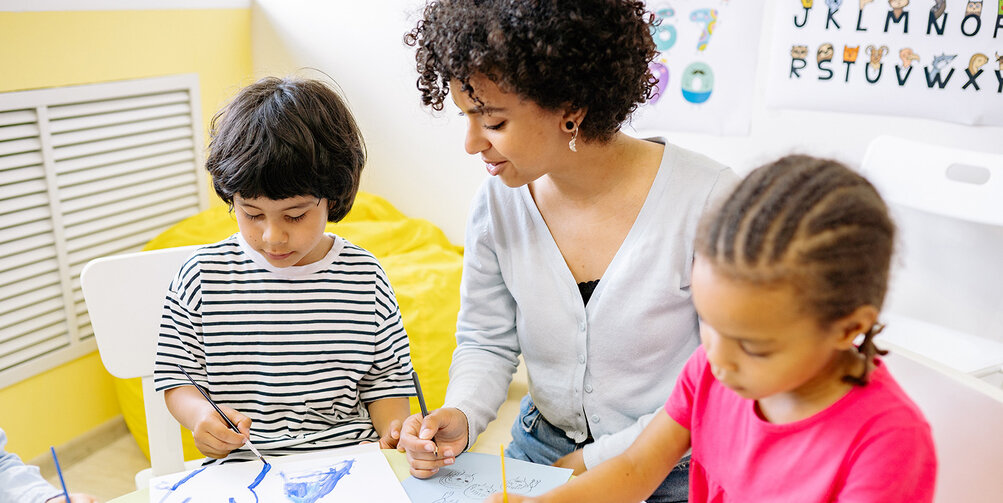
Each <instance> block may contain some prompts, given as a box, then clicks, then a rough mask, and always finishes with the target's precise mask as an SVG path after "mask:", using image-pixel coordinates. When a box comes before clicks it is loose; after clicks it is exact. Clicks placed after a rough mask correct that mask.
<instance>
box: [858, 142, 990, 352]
mask: <svg viewBox="0 0 1003 503" xmlns="http://www.w3.org/2000/svg"><path fill="white" fill-rule="evenodd" d="M861 171H862V172H863V174H864V175H865V176H867V178H868V179H869V180H871V182H872V183H874V185H875V186H876V187H877V188H878V190H879V191H880V192H881V195H882V197H884V199H885V200H886V201H887V202H888V203H889V206H890V208H891V211H892V214H893V215H894V217H895V220H896V224H897V225H898V228H899V242H898V243H896V244H899V245H901V246H900V249H899V250H898V258H897V260H896V267H895V270H894V271H893V273H892V278H891V285H890V289H889V293H888V300H887V301H886V302H885V310H886V311H891V312H895V313H898V314H901V315H904V316H909V317H912V318H916V319H919V320H922V321H926V322H929V323H933V324H936V325H940V326H943V327H947V328H950V329H954V330H958V331H960V332H965V333H968V334H973V335H976V336H979V337H983V338H988V339H993V340H995V341H996V342H1000V343H1003V288H1000V286H999V283H1000V279H1001V278H1003V260H1000V250H1003V155H1000V154H993V153H987V152H977V151H973V150H965V149H958V148H950V147H943V146H939V145H931V144H929V143H921V142H916V141H912V140H905V139H901V138H893V137H888V136H884V137H879V138H876V139H874V140H873V141H872V142H871V144H870V145H868V148H867V153H866V155H865V156H864V159H863V162H862V166H861Z"/></svg>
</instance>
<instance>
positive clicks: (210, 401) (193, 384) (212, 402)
mask: <svg viewBox="0 0 1003 503" xmlns="http://www.w3.org/2000/svg"><path fill="white" fill-rule="evenodd" d="M178 368H179V369H181V372H183V373H184V374H185V377H187V378H188V380H189V381H191V382H192V386H195V389H197V390H199V393H202V396H203V397H205V399H206V400H207V401H208V402H209V405H212V408H214V409H216V412H218V413H219V417H222V418H223V420H224V421H226V424H228V425H230V429H231V430H233V431H235V432H237V434H238V435H243V433H241V432H240V429H239V428H237V425H235V424H233V421H230V418H228V417H226V414H223V411H222V410H221V409H220V408H219V406H218V405H216V402H214V401H212V398H209V394H208V393H206V392H205V390H204V389H202V387H201V386H199V385H198V384H195V379H192V376H190V375H188V371H187V370H185V368H184V367H182V366H181V365H178ZM244 445H246V446H247V448H248V449H250V450H251V452H253V453H254V455H255V456H258V459H260V460H261V462H262V463H264V464H266V465H267V464H268V462H267V461H265V458H264V457H263V456H262V455H261V453H260V452H258V450H257V449H255V448H254V444H252V443H251V439H247V440H245V441H244Z"/></svg>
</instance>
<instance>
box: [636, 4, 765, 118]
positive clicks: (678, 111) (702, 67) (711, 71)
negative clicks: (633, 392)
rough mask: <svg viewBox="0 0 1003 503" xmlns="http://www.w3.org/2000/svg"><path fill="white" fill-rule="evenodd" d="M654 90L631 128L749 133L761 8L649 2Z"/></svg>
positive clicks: (757, 6) (753, 5)
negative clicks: (652, 21) (653, 22)
mask: <svg viewBox="0 0 1003 503" xmlns="http://www.w3.org/2000/svg"><path fill="white" fill-rule="evenodd" d="M647 8H648V10H650V11H651V12H653V13H654V14H655V16H656V17H657V18H658V20H659V24H658V25H657V26H655V27H654V28H653V29H652V36H653V37H654V39H655V47H656V49H657V50H658V51H659V54H658V56H656V57H655V60H654V61H653V62H652V63H651V73H652V75H654V77H655V78H656V79H657V82H656V84H655V86H656V88H657V89H656V91H655V92H656V94H655V96H654V97H653V98H652V99H650V100H649V101H648V102H647V103H645V104H643V105H641V106H639V107H638V110H637V112H635V114H634V120H633V122H632V126H633V127H634V128H635V129H638V130H641V129H649V128H650V129H662V130H675V131H692V132H702V133H713V134H723V135H743V134H748V132H749V122H750V119H751V116H752V95H753V91H754V87H755V80H756V79H755V70H756V58H757V57H758V55H757V47H758V46H759V37H760V27H761V24H762V11H763V7H762V5H761V4H760V2H759V1H749V0H652V1H649V2H648V3H647Z"/></svg>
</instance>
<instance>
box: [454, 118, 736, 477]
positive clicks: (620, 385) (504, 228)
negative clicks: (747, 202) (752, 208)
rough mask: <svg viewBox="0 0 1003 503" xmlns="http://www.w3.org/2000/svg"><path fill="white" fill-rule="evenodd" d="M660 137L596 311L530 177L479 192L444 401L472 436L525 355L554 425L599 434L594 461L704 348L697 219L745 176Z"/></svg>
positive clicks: (534, 388)
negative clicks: (694, 277)
mask: <svg viewBox="0 0 1003 503" xmlns="http://www.w3.org/2000/svg"><path fill="white" fill-rule="evenodd" d="M652 140H653V141H657V142H658V143H663V144H665V152H664V154H663V156H662V163H661V165H660V167H659V171H658V174H657V175H656V176H655V180H654V182H653V183H652V186H651V189H650V190H649V193H648V196H647V199H646V200H645V202H644V205H643V206H642V208H641V211H640V212H639V214H638V216H637V219H636V220H635V222H634V225H633V227H632V228H631V229H630V231H629V233H628V234H627V237H626V238H625V239H624V242H623V244H622V245H621V247H620V249H619V250H618V251H617V253H616V255H615V256H614V258H613V260H612V262H610V264H609V267H608V268H607V269H606V272H605V274H603V276H602V278H601V280H600V281H599V285H598V286H597V288H596V290H595V292H594V293H593V294H592V298H591V299H590V300H589V303H588V307H587V308H586V307H585V306H584V304H583V302H582V297H581V294H580V292H579V289H578V285H577V283H576V282H575V280H574V277H573V276H572V274H571V271H570V270H569V269H568V267H567V265H566V263H565V261H564V258H563V256H562V255H561V252H560V250H559V249H558V247H557V244H556V243H555V242H554V239H553V237H552V236H551V234H550V230H549V229H548V228H547V225H546V223H545V222H544V220H543V217H542V216H541V215H540V212H539V210H538V209H537V207H536V203H535V202H534V201H533V198H532V196H531V195H530V193H529V189H528V187H526V186H522V187H519V188H515V189H512V188H509V187H506V186H505V185H504V184H503V183H501V181H500V180H498V179H496V178H490V179H488V180H487V181H486V182H485V183H484V185H483V186H482V187H481V189H480V190H479V192H478V194H477V196H476V198H475V200H474V203H473V207H472V210H471V215H470V220H469V222H468V224H467V231H466V240H465V251H464V258H463V262H464V263H463V279H462V282H461V286H460V313H459V318H458V320H457V327H456V341H457V348H456V351H455V352H454V353H453V362H452V366H451V367H450V372H449V373H450V381H449V386H448V390H447V393H446V402H445V406H447V407H456V408H458V409H460V410H461V411H463V413H464V414H466V416H467V420H468V421H469V427H470V430H469V433H470V435H469V439H470V440H469V442H470V444H473V442H474V440H475V439H476V438H477V436H478V435H480V433H481V432H483V431H484V429H485V428H486V427H487V424H488V423H489V422H490V421H491V420H493V419H494V418H495V417H496V414H497V411H498V408H499V407H500V406H501V404H502V402H504V401H505V398H506V395H507V390H508V385H509V383H510V382H511V380H512V375H513V373H514V372H515V369H516V365H517V363H518V362H517V358H518V356H519V354H520V353H522V354H523V356H524V359H525V361H526V367H527V371H528V374H529V392H530V394H531V395H532V397H533V401H534V402H535V403H536V406H537V407H538V408H539V410H540V411H541V413H542V414H543V416H544V417H545V418H546V419H547V421H549V422H551V423H552V424H554V425H555V426H557V427H559V428H561V429H563V430H564V431H565V432H566V433H567V435H568V437H569V438H571V439H572V440H574V441H575V442H582V441H584V440H585V439H586V438H587V436H588V432H589V431H591V433H592V435H593V437H594V438H595V442H594V443H593V444H590V445H588V446H586V447H585V449H584V457H585V463H586V466H587V467H589V468H592V467H594V466H595V465H597V464H599V463H601V462H602V461H604V460H606V459H609V458H611V457H613V456H616V455H617V454H619V453H621V452H623V451H624V450H625V449H626V448H627V447H628V446H629V445H630V444H631V443H632V442H633V441H634V439H635V438H636V437H637V435H638V434H639V433H640V432H641V430H642V429H643V428H644V426H645V425H647V424H648V422H649V421H650V420H651V418H652V417H653V416H654V413H655V412H657V411H658V410H659V409H660V408H661V407H662V406H663V405H664V403H665V400H666V399H667V398H668V396H669V394H670V393H671V392H672V388H673V385H674V384H675V380H676V376H678V374H679V372H680V371H681V370H682V367H683V364H684V363H685V362H686V360H687V358H689V356H690V354H691V353H693V351H694V350H695V349H696V348H697V346H698V345H699V336H698V328H697V315H696V312H695V311H694V308H693V303H692V302H691V300H690V290H689V284H690V268H691V266H692V262H693V239H694V236H695V234H696V229H697V223H698V220H699V218H700V215H701V214H702V213H703V212H704V210H705V209H706V208H707V207H708V205H709V204H710V202H711V201H715V200H717V199H718V198H721V197H725V196H727V194H729V193H730V192H731V190H732V189H733V188H734V187H735V185H736V184H737V182H738V177H737V176H736V175H735V174H734V172H732V171H731V170H730V169H728V168H727V167H725V166H723V165H721V164H718V163H717V162H715V161H712V160H710V159H709V158H707V157H705V156H703V155H700V154H696V153H694V152H690V151H688V150H684V149H681V148H679V147H676V146H673V145H670V144H668V143H667V142H666V141H665V140H664V139H662V138H655V139H652Z"/></svg>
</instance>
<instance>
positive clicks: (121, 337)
mask: <svg viewBox="0 0 1003 503" xmlns="http://www.w3.org/2000/svg"><path fill="white" fill-rule="evenodd" d="M195 248H197V246H185V247H181V248H168V249H164V250H155V251H147V252H138V253H127V254H122V255H115V256H111V257H102V258H98V259H95V260H92V261H90V262H89V263H88V264H87V265H86V266H84V268H83V271H81V273H80V286H81V289H82V290H83V293H84V300H85V301H86V303H87V311H88V313H89V314H90V320H91V326H92V327H93V328H94V338H95V339H96V341H97V345H98V352H99V353H100V355H101V361H102V362H103V363H104V366H105V368H107V369H108V372H110V373H111V374H112V375H113V376H115V377H120V378H123V379H129V378H133V377H140V378H142V381H143V405H144V408H145V412H146V427H147V431H148V438H149V442H150V465H151V467H150V468H149V469H147V470H143V471H141V472H139V473H137V474H136V488H137V489H144V488H146V487H147V483H148V482H149V479H150V478H152V477H157V476H160V475H166V474H169V473H175V472H179V471H183V470H185V469H186V466H185V463H184V457H183V454H182V450H181V430H180V426H179V425H178V422H177V421H176V420H175V419H174V417H173V416H171V413H170V412H169V411H168V410H167V406H166V405H165V404H164V394H163V392H159V393H158V392H156V391H154V386H153V364H154V358H155V356H156V352H157V335H158V334H159V332H160V318H161V315H162V311H163V308H164V297H165V295H166V294H167V288H168V287H169V286H170V283H171V280H172V279H173V278H174V276H175V275H176V274H177V272H178V269H179V268H180V267H181V264H182V263H184V261H185V259H186V258H187V257H188V256H189V255H191V253H192V251H193V250H194V249H195ZM199 463H200V461H193V462H190V464H189V466H188V467H187V468H188V469H190V468H194V467H195V466H197V465H198V464H199Z"/></svg>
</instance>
